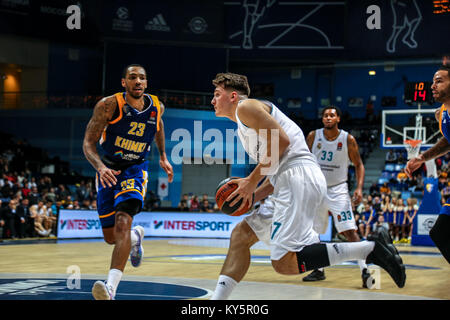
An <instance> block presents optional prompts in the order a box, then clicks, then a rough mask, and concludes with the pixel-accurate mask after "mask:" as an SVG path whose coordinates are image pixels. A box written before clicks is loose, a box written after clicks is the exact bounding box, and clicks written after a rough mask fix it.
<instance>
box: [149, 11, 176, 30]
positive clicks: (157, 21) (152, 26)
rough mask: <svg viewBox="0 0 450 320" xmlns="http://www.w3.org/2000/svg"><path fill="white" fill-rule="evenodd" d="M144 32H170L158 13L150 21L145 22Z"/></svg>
mask: <svg viewBox="0 0 450 320" xmlns="http://www.w3.org/2000/svg"><path fill="white" fill-rule="evenodd" d="M145 30H148V31H164V32H170V27H169V26H168V25H167V22H166V20H164V17H163V16H162V14H161V13H158V14H157V15H156V16H155V17H154V18H153V19H152V20H148V21H147V24H146V25H145Z"/></svg>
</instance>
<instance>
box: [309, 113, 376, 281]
mask: <svg viewBox="0 0 450 320" xmlns="http://www.w3.org/2000/svg"><path fill="white" fill-rule="evenodd" d="M340 121H341V110H340V109H339V108H338V107H335V106H328V107H326V108H325V109H323V111H322V123H323V128H322V129H318V130H313V131H311V132H310V133H309V134H308V136H307V137H306V143H307V144H308V148H309V150H311V152H312V153H313V154H314V155H315V156H316V158H317V161H318V162H319V165H320V168H321V169H322V172H323V174H324V175H325V180H326V181H327V196H328V199H329V209H330V211H331V214H332V215H333V220H334V225H335V227H336V230H337V232H339V233H341V234H342V235H344V236H345V238H346V239H347V240H348V241H351V242H359V241H360V239H359V236H358V234H357V233H356V230H357V226H356V223H355V219H354V215H353V211H352V202H351V199H350V196H349V190H348V185H347V177H348V166H349V164H350V163H349V160H350V161H351V162H352V163H353V164H354V166H355V171H356V189H355V191H354V192H353V199H354V203H355V204H356V205H357V204H359V203H360V202H361V200H362V189H363V186H364V171H365V170H364V164H363V162H362V160H361V156H360V154H359V150H358V144H357V143H356V140H355V138H354V137H353V136H352V135H351V134H349V133H348V132H346V131H344V130H341V129H339V127H338V124H339V123H340ZM358 264H359V267H360V269H361V277H362V281H363V287H364V288H367V284H366V280H367V279H368V278H369V277H370V274H369V272H368V270H367V265H366V263H365V261H364V260H359V261H358ZM319 280H325V271H324V270H323V269H321V270H319V269H316V270H314V271H313V272H312V273H311V274H309V275H308V276H306V277H304V278H303V281H319Z"/></svg>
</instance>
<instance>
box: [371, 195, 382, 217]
mask: <svg viewBox="0 0 450 320" xmlns="http://www.w3.org/2000/svg"><path fill="white" fill-rule="evenodd" d="M372 208H373V210H375V213H377V214H378V213H379V212H381V201H380V197H374V198H373V204H372Z"/></svg>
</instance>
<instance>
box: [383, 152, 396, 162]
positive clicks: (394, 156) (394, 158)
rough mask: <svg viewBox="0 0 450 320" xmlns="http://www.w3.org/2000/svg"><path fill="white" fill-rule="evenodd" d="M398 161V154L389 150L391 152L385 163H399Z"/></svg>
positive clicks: (388, 153) (387, 155)
mask: <svg viewBox="0 0 450 320" xmlns="http://www.w3.org/2000/svg"><path fill="white" fill-rule="evenodd" d="M397 160H398V157H397V154H396V153H395V152H394V150H392V149H389V151H388V152H387V154H386V161H385V163H397Z"/></svg>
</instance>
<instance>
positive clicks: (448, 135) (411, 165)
mask: <svg viewBox="0 0 450 320" xmlns="http://www.w3.org/2000/svg"><path fill="white" fill-rule="evenodd" d="M431 90H432V91H433V98H434V100H436V101H437V102H441V103H442V106H441V108H440V109H438V110H436V120H437V121H438V122H439V129H440V131H441V133H442V135H443V137H442V138H441V139H440V140H439V141H438V142H436V144H435V145H434V146H432V147H431V148H430V149H428V150H427V151H425V152H424V153H422V154H420V155H419V156H418V157H416V158H412V159H411V160H409V161H408V163H407V164H406V168H405V173H406V174H407V175H408V177H410V178H411V176H412V173H413V172H414V171H416V170H417V169H419V168H420V167H421V166H422V164H423V163H424V162H426V161H428V160H431V159H436V158H438V157H440V156H442V155H444V154H446V153H447V152H449V151H450V116H449V112H450V111H449V108H450V66H448V65H445V66H442V67H440V68H439V70H438V71H437V72H436V73H435V74H434V77H433V84H432V85H431ZM430 237H431V239H433V241H434V243H435V244H436V246H437V247H438V248H439V250H440V251H441V253H442V255H443V256H444V258H445V259H446V260H447V262H448V263H450V199H449V200H447V203H445V204H444V205H443V206H442V209H441V212H440V214H439V217H438V218H437V220H436V222H435V224H434V226H433V228H431V230H430Z"/></svg>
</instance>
